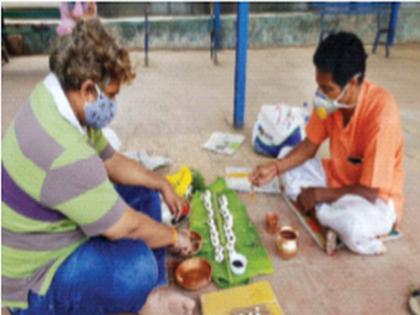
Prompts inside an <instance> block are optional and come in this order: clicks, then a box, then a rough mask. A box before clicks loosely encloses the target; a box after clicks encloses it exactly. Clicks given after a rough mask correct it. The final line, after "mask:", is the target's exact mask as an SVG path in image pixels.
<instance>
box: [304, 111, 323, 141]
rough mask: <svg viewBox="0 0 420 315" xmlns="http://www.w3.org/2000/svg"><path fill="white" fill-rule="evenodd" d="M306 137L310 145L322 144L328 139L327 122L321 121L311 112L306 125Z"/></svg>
mask: <svg viewBox="0 0 420 315" xmlns="http://www.w3.org/2000/svg"><path fill="white" fill-rule="evenodd" d="M306 135H307V137H308V139H309V140H310V141H311V142H312V143H315V144H321V143H322V142H324V140H325V139H327V138H328V129H327V120H322V119H321V118H319V117H318V116H317V115H316V113H315V112H313V113H312V115H311V118H310V119H309V122H308V124H307V125H306Z"/></svg>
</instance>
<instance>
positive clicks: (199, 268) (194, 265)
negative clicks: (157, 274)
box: [175, 257, 212, 291]
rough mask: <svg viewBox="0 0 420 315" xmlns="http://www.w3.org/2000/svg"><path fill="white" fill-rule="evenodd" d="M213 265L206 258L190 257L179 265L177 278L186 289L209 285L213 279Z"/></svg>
mask: <svg viewBox="0 0 420 315" xmlns="http://www.w3.org/2000/svg"><path fill="white" fill-rule="evenodd" d="M211 273H212V270H211V265H210V263H209V262H208V261H207V260H205V259H204V258H200V257H195V258H190V259H187V260H185V261H183V262H182V263H180V264H179V265H178V267H177V268H176V270H175V280H176V282H177V283H178V285H179V286H181V287H182V288H184V289H186V290H190V291H195V290H199V289H201V288H204V287H205V286H207V285H208V284H209V283H210V281H211Z"/></svg>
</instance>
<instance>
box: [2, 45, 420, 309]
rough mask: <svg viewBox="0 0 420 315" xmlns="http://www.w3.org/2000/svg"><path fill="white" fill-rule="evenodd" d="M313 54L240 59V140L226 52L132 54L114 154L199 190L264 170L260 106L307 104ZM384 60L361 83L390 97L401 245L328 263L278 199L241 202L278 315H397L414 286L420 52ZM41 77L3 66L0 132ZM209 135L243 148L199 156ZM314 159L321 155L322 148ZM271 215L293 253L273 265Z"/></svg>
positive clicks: (38, 69) (34, 66)
mask: <svg viewBox="0 0 420 315" xmlns="http://www.w3.org/2000/svg"><path fill="white" fill-rule="evenodd" d="M314 48H315V47H306V48H282V49H264V50H250V51H249V54H248V83H247V110H246V123H245V128H244V129H243V130H240V131H235V130H234V129H233V128H232V116H233V79H234V72H233V69H234V56H235V55H234V52H233V51H223V52H222V53H220V55H219V61H220V65H218V66H213V65H212V64H211V62H210V59H209V53H208V52H207V51H152V52H151V54H150V59H151V65H150V67H149V68H144V67H143V66H142V65H141V64H142V61H141V54H140V53H133V59H135V60H137V61H138V62H139V64H140V66H138V68H137V79H136V80H135V81H134V82H133V84H132V85H131V86H128V87H126V88H124V89H122V90H121V93H120V96H119V103H120V108H119V113H118V115H117V118H116V119H115V121H114V122H113V123H112V127H113V128H114V129H115V130H116V132H117V133H118V135H119V137H120V138H121V140H122V143H123V150H126V149H129V150H140V149H144V148H146V149H151V150H154V151H156V152H160V153H166V154H168V155H169V156H170V157H171V158H172V160H173V164H172V166H171V168H170V171H174V170H176V169H177V168H179V167H180V166H181V165H183V164H186V165H189V166H192V167H194V168H196V169H198V170H200V171H201V172H202V173H203V174H204V175H205V177H206V179H207V181H208V182H210V181H211V180H213V179H214V178H215V177H216V176H218V175H223V172H224V168H225V167H226V166H255V165H257V164H258V163H261V162H264V161H266V160H267V159H266V158H264V157H261V156H258V155H256V154H255V153H254V152H253V151H252V148H251V132H252V126H253V123H254V121H255V119H256V116H257V113H258V110H259V108H260V106H261V105H262V104H265V103H267V104H272V103H280V102H284V103H287V104H291V105H296V106H301V105H302V104H303V102H304V101H310V100H311V99H312V95H313V93H314V91H315V88H316V86H315V81H314V68H313V65H312V54H313V51H314ZM368 48H369V47H368ZM391 54H392V56H391V58H390V59H386V58H385V57H384V56H383V55H384V54H383V52H382V51H381V52H380V53H378V54H377V55H370V56H369V59H368V71H367V77H368V78H369V79H371V80H373V81H375V82H376V83H377V84H379V85H382V86H384V87H385V88H387V89H388V90H390V91H391V92H392V93H393V94H394V96H395V97H396V99H397V101H398V104H399V106H400V109H401V119H402V121H403V128H404V135H405V143H406V146H405V162H404V163H405V165H404V167H405V171H406V181H405V198H406V202H405V215H404V218H403V222H402V227H401V228H402V232H403V233H404V237H403V238H402V239H401V240H398V241H395V242H391V243H388V253H387V254H386V255H384V256H381V257H361V256H357V255H354V254H352V253H350V252H348V251H347V250H343V251H340V252H339V253H338V254H336V255H335V256H333V257H329V256H327V255H325V254H324V253H323V252H322V251H321V250H320V249H319V248H318V247H317V245H316V244H315V243H314V241H313V240H312V239H311V238H310V237H309V235H308V234H307V233H306V232H305V231H304V230H303V229H302V227H301V226H300V225H299V222H298V221H297V219H296V218H295V216H294V215H293V214H292V213H290V211H289V210H288V209H287V207H286V205H285V204H284V203H283V202H282V201H281V200H280V198H279V197H273V196H265V195H258V196H257V198H256V199H255V200H254V201H252V200H251V199H250V198H249V197H248V196H247V195H245V194H244V195H240V196H241V198H242V200H243V201H244V202H245V203H246V205H247V207H248V212H249V215H250V217H251V219H252V220H253V221H254V222H255V223H256V225H257V227H258V229H259V230H260V232H261V237H262V239H263V242H264V244H265V246H266V248H267V249H268V250H269V252H270V256H271V258H272V260H273V263H274V264H275V270H276V271H275V273H274V274H272V275H270V276H268V277H260V278H258V279H255V280H260V279H268V280H269V281H270V282H271V284H272V286H273V288H274V290H275V292H276V295H277V298H278V300H279V302H280V304H281V305H282V308H283V310H284V312H285V314H331V315H338V314H342V315H344V314H349V315H350V314H374V315H376V314H387V315H388V314H389V315H391V314H406V313H408V310H407V307H406V302H407V295H408V290H409V287H410V286H411V285H416V286H419V285H420V233H418V231H419V222H420V211H419V209H418V204H417V196H418V194H419V192H420V190H419V188H416V185H418V184H417V182H418V178H419V176H420V141H419V140H418V139H419V137H420V108H419V107H418V105H419V104H418V96H419V94H418V93H419V82H420V44H410V45H400V46H396V47H394V48H393V49H392V52H391ZM47 72H48V59H47V57H46V56H36V57H22V58H14V59H12V61H11V63H10V64H7V65H4V66H3V68H2V123H3V125H2V131H3V132H4V130H5V129H6V127H7V126H8V125H9V123H10V122H11V120H12V118H13V116H14V114H15V113H16V111H17V110H18V108H19V106H20V105H21V104H23V103H24V102H25V100H26V99H27V98H28V96H29V93H30V91H31V89H32V88H33V86H34V84H35V83H36V82H37V81H39V80H40V79H42V78H43V77H44V76H45V75H46V73H47ZM215 130H220V131H225V132H239V133H241V134H244V135H245V136H246V141H245V143H244V144H243V146H242V147H241V148H240V150H239V151H238V152H237V153H236V154H235V155H234V156H232V157H225V156H220V155H216V154H213V153H209V152H207V151H204V150H203V149H202V148H201V145H202V144H203V143H204V142H205V141H206V140H207V138H208V137H209V135H210V134H211V132H212V131H215ZM322 151H323V152H321V154H326V150H325V148H323V150H322ZM417 187H418V186H417ZM273 210H277V211H278V212H279V215H280V223H281V224H291V225H293V226H295V227H298V228H299V229H300V230H301V238H300V244H301V251H300V253H299V255H298V257H297V258H295V259H293V260H291V261H287V262H286V261H283V260H281V259H280V258H279V257H278V256H277V254H276V253H275V250H274V239H273V238H272V237H271V236H269V235H268V234H267V233H266V232H265V231H264V224H263V220H264V216H265V213H266V212H267V211H273ZM212 290H215V287H214V286H209V287H207V288H206V289H204V290H203V292H207V291H212ZM199 293H202V292H199ZM194 295H198V294H194ZM197 314H198V312H197Z"/></svg>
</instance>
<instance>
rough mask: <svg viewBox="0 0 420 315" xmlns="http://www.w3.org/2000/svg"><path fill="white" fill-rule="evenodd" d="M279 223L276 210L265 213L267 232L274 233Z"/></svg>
mask: <svg viewBox="0 0 420 315" xmlns="http://www.w3.org/2000/svg"><path fill="white" fill-rule="evenodd" d="M278 223H279V215H278V214H277V213H276V212H268V213H267V214H266V215H265V227H266V229H267V233H268V234H275V233H276V232H277V226H278Z"/></svg>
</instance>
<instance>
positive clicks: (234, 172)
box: [225, 167, 280, 194]
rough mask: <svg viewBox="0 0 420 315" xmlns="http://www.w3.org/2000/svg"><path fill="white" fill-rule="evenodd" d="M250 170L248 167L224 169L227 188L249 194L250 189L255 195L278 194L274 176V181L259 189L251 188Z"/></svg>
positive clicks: (277, 182)
mask: <svg viewBox="0 0 420 315" xmlns="http://www.w3.org/2000/svg"><path fill="white" fill-rule="evenodd" d="M251 172H252V169H251V168H249V167H226V169H225V179H226V183H227V185H228V187H229V188H230V189H232V190H236V191H243V192H250V191H251V189H252V188H253V190H254V191H255V192H257V193H268V194H280V181H279V178H278V177H277V176H276V177H274V179H273V180H272V181H271V182H269V183H267V184H265V185H263V186H260V187H255V186H254V187H252V184H251V182H250V181H249V179H248V178H249V175H250V174H251Z"/></svg>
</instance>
